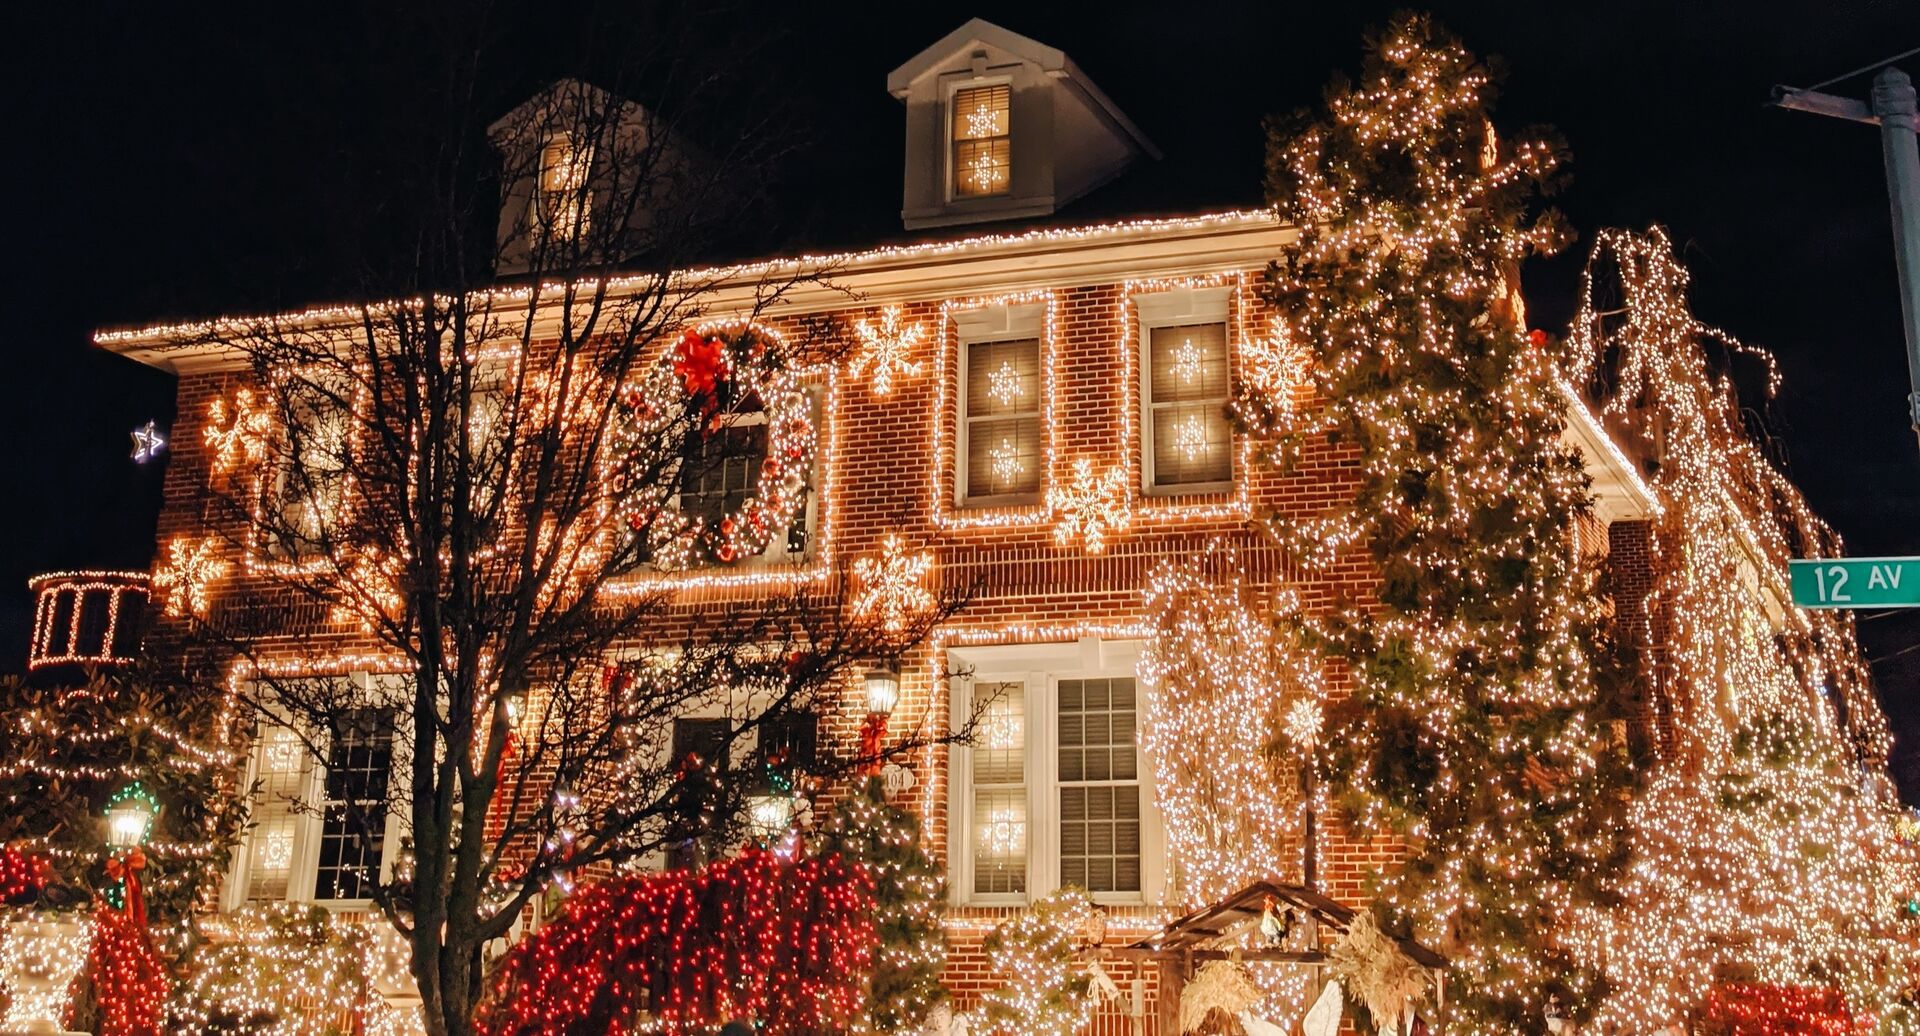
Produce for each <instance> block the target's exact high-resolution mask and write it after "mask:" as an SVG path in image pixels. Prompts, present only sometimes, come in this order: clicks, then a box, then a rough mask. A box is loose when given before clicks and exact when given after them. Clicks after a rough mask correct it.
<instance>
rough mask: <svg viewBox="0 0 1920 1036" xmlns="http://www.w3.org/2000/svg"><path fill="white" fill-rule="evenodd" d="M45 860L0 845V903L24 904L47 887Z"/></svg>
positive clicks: (10, 904) (35, 897) (37, 897)
mask: <svg viewBox="0 0 1920 1036" xmlns="http://www.w3.org/2000/svg"><path fill="white" fill-rule="evenodd" d="M47 876H48V869H47V861H45V860H43V859H41V858H40V857H38V856H29V855H27V854H26V853H23V852H21V851H20V850H18V849H15V848H14V847H13V846H10V845H0V903H5V904H7V905H8V906H26V905H28V904H30V903H32V902H33V901H34V900H36V899H39V898H40V893H41V891H42V890H44V889H45V888H46V887H47Z"/></svg>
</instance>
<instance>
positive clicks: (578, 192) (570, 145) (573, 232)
mask: <svg viewBox="0 0 1920 1036" xmlns="http://www.w3.org/2000/svg"><path fill="white" fill-rule="evenodd" d="M556 141H564V144H562V147H563V148H565V150H566V153H567V155H568V160H567V164H568V165H570V166H576V167H577V166H579V165H580V159H579V158H577V157H574V156H577V155H579V154H580V153H581V152H582V151H584V152H585V154H586V168H585V169H584V170H582V171H581V182H580V184H579V185H578V186H576V187H572V188H570V189H569V190H570V191H571V192H572V193H573V194H574V197H572V198H565V197H555V195H554V192H552V191H549V190H548V189H547V149H548V148H549V147H552V146H553V144H554V143H555V142H556ZM594 157H595V156H594V154H593V147H592V145H587V146H586V147H584V148H583V147H582V146H581V145H579V144H576V143H574V140H573V134H572V133H570V132H568V131H566V130H557V131H555V132H553V133H549V134H547V135H546V136H544V137H542V138H540V146H539V150H538V152H537V153H536V155H535V157H534V162H533V166H534V169H533V206H534V209H533V211H534V222H535V223H536V224H537V225H538V226H539V228H540V233H541V234H542V235H543V236H545V237H548V238H556V237H564V238H572V237H575V236H579V237H585V236H586V235H588V234H590V233H592V230H593V159H594ZM549 199H551V200H553V201H555V202H558V203H559V206H558V207H556V208H554V209H553V210H552V211H549V209H548V203H549ZM565 207H574V212H573V215H572V219H573V220H574V223H573V226H572V227H563V226H561V224H560V222H559V221H557V220H555V219H554V218H553V217H554V215H555V214H557V213H559V212H560V211H561V209H562V208H565Z"/></svg>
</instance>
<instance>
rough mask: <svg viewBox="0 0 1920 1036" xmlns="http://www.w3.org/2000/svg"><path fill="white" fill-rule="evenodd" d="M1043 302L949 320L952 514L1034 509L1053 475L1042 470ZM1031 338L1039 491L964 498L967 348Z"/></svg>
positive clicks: (1046, 444) (1046, 448)
mask: <svg viewBox="0 0 1920 1036" xmlns="http://www.w3.org/2000/svg"><path fill="white" fill-rule="evenodd" d="M1046 314H1047V306H1046V303H1044V302H1041V303H1023V304H1020V305H1005V306H983V307H981V308H979V309H969V310H963V311H961V312H958V313H955V314H954V315H953V326H954V329H955V330H956V331H957V332H958V338H959V358H958V362H956V363H955V364H954V369H955V371H956V373H957V374H958V380H957V381H956V382H955V384H954V399H955V406H954V415H955V416H954V426H953V455H954V464H953V506H954V507H955V509H962V508H978V507H1021V506H1029V505H1032V504H1037V503H1039V502H1040V501H1042V500H1044V499H1046V494H1047V485H1048V483H1049V482H1050V481H1051V479H1052V477H1053V472H1051V471H1049V470H1047V455H1048V453H1049V452H1050V447H1051V446H1052V443H1051V442H1050V441H1049V439H1048V435H1049V432H1048V428H1047V408H1048V407H1050V406H1052V401H1051V400H1049V399H1048V398H1047V393H1048V390H1049V388H1050V386H1049V385H1048V383H1047V380H1048V379H1047V350H1049V349H1051V348H1052V347H1053V343H1051V342H1049V341H1047V335H1046V323H1047V316H1046ZM1023 338H1031V339H1033V340H1034V343H1035V350H1036V355H1035V358H1036V360H1037V361H1038V364H1037V367H1038V371H1039V378H1038V381H1039V384H1038V386H1037V389H1036V391H1037V393H1038V395H1039V398H1038V399H1036V400H1035V401H1034V408H1033V409H1034V414H1035V415H1036V416H1037V417H1038V418H1039V422H1040V456H1039V458H1038V459H1037V463H1038V464H1039V465H1040V480H1039V488H1038V489H1036V490H1035V491H1033V492H1032V493H999V494H993V495H987V496H975V497H970V496H968V495H967V467H968V463H969V461H970V457H969V450H968V448H967V445H968V442H969V441H970V437H969V436H968V434H967V421H968V414H967V380H968V379H967V374H968V365H969V364H970V363H971V362H972V359H973V347H974V346H976V345H990V344H992V343H994V342H1008V341H1017V340H1020V339H1023Z"/></svg>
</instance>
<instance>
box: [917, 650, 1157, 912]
mask: <svg viewBox="0 0 1920 1036" xmlns="http://www.w3.org/2000/svg"><path fill="white" fill-rule="evenodd" d="M948 655H949V664H950V666H951V667H952V668H953V669H955V670H956V671H959V672H962V673H964V674H966V675H964V676H959V677H955V678H954V680H953V683H952V693H951V695H949V697H950V700H951V702H952V709H953V724H954V727H955V729H957V728H958V726H959V725H960V724H962V723H964V722H966V720H967V718H968V716H969V715H970V711H971V708H972V704H973V690H974V688H975V687H976V686H978V685H982V684H995V683H1010V682H1018V683H1023V684H1025V686H1026V695H1027V699H1026V730H1025V731H1024V733H1025V735H1026V746H1025V748H1026V782H1027V831H1026V840H1027V847H1026V848H1027V890H1026V892H1024V893H1014V894H1006V893H975V892H974V891H973V843H974V839H975V838H976V837H977V835H976V833H975V832H974V830H973V749H972V748H971V747H970V746H967V745H955V746H954V747H953V748H952V749H951V750H949V753H948V777H947V888H948V890H949V898H950V899H951V900H952V902H953V903H954V905H956V906H1024V905H1026V904H1028V903H1032V902H1035V901H1037V900H1040V899H1042V898H1044V897H1045V896H1047V895H1048V894H1049V893H1051V892H1053V891H1054V890H1055V889H1057V888H1059V887H1060V781H1059V764H1060V755H1059V745H1058V743H1057V737H1056V726H1057V720H1058V716H1059V686H1060V681H1061V680H1084V679H1099V678H1102V677H1117V676H1127V677H1133V678H1134V679H1136V680H1138V679H1139V673H1138V668H1139V662H1140V642H1139V641H1129V640H1101V639H1099V638H1097V637H1085V638H1082V639H1080V640H1079V641H1075V642H1071V643H1055V644H1012V645H995V646H987V647H964V648H962V647H956V648H950V649H948ZM1135 688H1136V694H1138V693H1140V692H1141V690H1142V687H1141V684H1138V683H1136V685H1135ZM1138 700H1139V699H1138V698H1136V699H1135V701H1136V703H1137V702H1138ZM1136 708H1138V705H1137V704H1136ZM1135 750H1136V751H1138V739H1137V733H1136V741H1135ZM1135 772H1136V773H1137V774H1138V775H1139V781H1140V891H1138V892H1095V893H1092V897H1093V901H1094V902H1096V903H1100V904H1108V905H1115V906H1127V905H1139V904H1151V903H1159V902H1161V901H1162V900H1164V899H1165V897H1166V882H1167V873H1166V872H1167V851H1166V823H1165V821H1164V819H1163V818H1162V817H1161V815H1160V809H1159V806H1158V804H1157V796H1156V794H1155V791H1154V786H1153V772H1152V768H1151V767H1150V766H1149V765H1148V764H1147V759H1146V753H1144V752H1141V753H1140V756H1139V759H1138V764H1137V767H1136V770H1135Z"/></svg>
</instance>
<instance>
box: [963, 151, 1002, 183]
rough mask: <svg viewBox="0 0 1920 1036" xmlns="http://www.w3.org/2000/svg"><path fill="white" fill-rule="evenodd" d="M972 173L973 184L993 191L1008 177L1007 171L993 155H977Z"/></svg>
mask: <svg viewBox="0 0 1920 1036" xmlns="http://www.w3.org/2000/svg"><path fill="white" fill-rule="evenodd" d="M970 175H971V176H972V177H973V185H974V186H975V187H978V188H979V189H980V190H981V191H983V192H985V191H991V190H993V189H994V188H995V187H998V186H999V185H1000V183H1001V182H1002V181H1003V180H1005V179H1006V175H1007V174H1006V171H1005V170H1004V169H1002V168H1001V166H1000V163H999V162H998V161H996V160H995V159H994V157H993V156H992V155H976V156H975V157H974V159H973V167H972V171H971V173H970Z"/></svg>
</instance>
